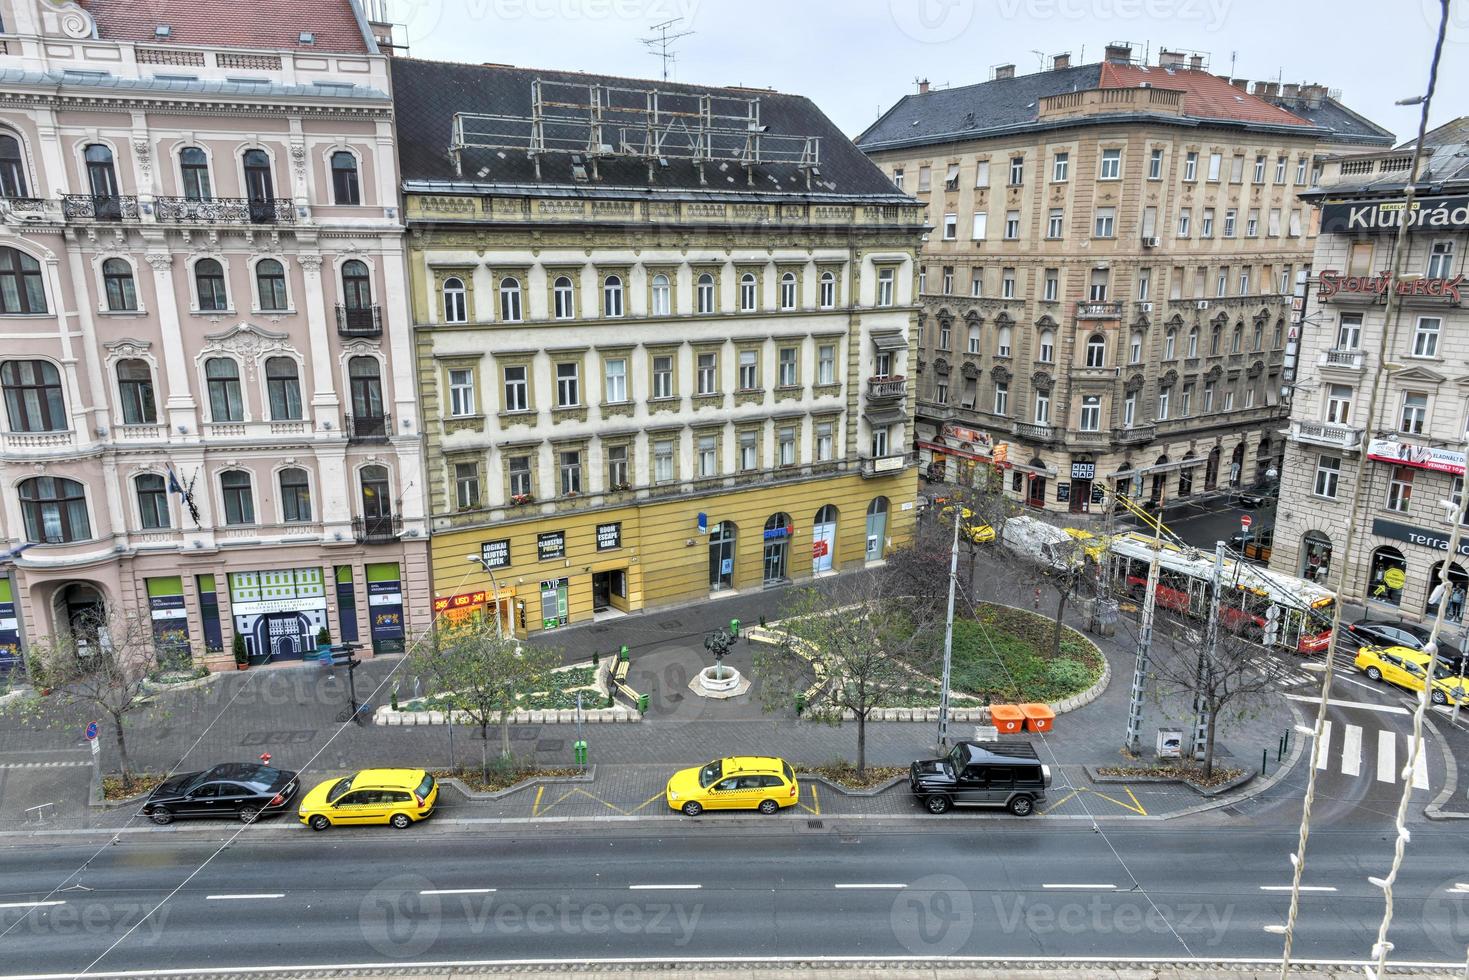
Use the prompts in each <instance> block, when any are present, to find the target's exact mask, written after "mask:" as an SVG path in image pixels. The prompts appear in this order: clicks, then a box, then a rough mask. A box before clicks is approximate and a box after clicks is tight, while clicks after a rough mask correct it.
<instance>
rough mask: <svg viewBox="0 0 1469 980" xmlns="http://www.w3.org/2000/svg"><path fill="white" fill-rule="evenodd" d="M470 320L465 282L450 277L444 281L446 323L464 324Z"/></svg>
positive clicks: (456, 277)
mask: <svg viewBox="0 0 1469 980" xmlns="http://www.w3.org/2000/svg"><path fill="white" fill-rule="evenodd" d="M468 319H469V309H468V305H467V304H466V302H465V290H464V280H463V279H460V278H459V277H458V276H450V277H449V278H448V279H445V280H444V322H445V323H464V322H466V321H467V320H468Z"/></svg>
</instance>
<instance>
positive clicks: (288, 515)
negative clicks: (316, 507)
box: [279, 466, 311, 524]
mask: <svg viewBox="0 0 1469 980" xmlns="http://www.w3.org/2000/svg"><path fill="white" fill-rule="evenodd" d="M279 480H280V487H281V520H282V521H284V522H285V523H287V524H306V523H310V521H311V478H310V477H309V476H308V475H307V473H306V471H305V470H303V469H301V468H300V467H297V466H293V467H291V468H289V469H284V470H281V472H280V477H279Z"/></svg>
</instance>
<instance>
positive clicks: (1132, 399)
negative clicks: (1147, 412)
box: [1122, 391, 1137, 429]
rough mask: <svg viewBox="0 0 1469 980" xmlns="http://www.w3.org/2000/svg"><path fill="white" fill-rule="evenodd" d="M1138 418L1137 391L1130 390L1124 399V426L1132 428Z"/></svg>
mask: <svg viewBox="0 0 1469 980" xmlns="http://www.w3.org/2000/svg"><path fill="white" fill-rule="evenodd" d="M1136 419H1137V392H1135V391H1129V392H1128V393H1127V394H1126V395H1125V396H1124V397H1123V399H1122V427H1123V428H1124V429H1130V428H1132V426H1133V423H1134V422H1135V421H1136Z"/></svg>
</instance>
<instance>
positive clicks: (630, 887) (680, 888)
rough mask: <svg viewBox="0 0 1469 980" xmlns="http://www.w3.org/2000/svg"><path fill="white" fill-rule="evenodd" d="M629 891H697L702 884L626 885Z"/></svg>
mask: <svg viewBox="0 0 1469 980" xmlns="http://www.w3.org/2000/svg"><path fill="white" fill-rule="evenodd" d="M627 887H628V890H629V891H634V892H654V891H697V890H699V889H700V888H703V887H704V886H703V885H628V886H627Z"/></svg>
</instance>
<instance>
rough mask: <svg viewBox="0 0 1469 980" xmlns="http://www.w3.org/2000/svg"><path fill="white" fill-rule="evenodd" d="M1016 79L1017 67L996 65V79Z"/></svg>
mask: <svg viewBox="0 0 1469 980" xmlns="http://www.w3.org/2000/svg"><path fill="white" fill-rule="evenodd" d="M1014 77H1015V66H1014V65H996V66H995V78H996V79H1001V78H1014Z"/></svg>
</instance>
